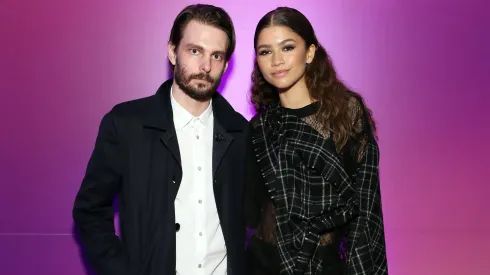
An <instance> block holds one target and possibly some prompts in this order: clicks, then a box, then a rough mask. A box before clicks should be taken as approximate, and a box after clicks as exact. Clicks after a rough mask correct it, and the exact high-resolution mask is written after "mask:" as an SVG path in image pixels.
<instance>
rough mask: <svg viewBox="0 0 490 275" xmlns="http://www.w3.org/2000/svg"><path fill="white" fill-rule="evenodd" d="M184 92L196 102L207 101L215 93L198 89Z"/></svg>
mask: <svg viewBox="0 0 490 275" xmlns="http://www.w3.org/2000/svg"><path fill="white" fill-rule="evenodd" d="M184 92H185V93H186V94H187V95H188V96H189V97H191V98H193V99H195V100H197V101H208V100H210V99H211V98H212V97H213V95H214V93H215V91H209V90H208V91H199V89H192V90H184Z"/></svg>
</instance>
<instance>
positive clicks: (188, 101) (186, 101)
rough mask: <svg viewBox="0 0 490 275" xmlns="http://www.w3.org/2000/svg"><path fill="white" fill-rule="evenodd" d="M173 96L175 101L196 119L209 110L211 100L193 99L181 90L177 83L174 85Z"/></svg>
mask: <svg viewBox="0 0 490 275" xmlns="http://www.w3.org/2000/svg"><path fill="white" fill-rule="evenodd" d="M172 96H173V97H174V98H175V101H177V103H179V104H180V106H182V108H184V109H185V110H186V111H187V112H189V113H191V114H192V115H193V116H195V117H198V116H200V115H201V114H202V113H203V112H204V111H205V110H206V109H207V108H208V106H209V102H210V100H206V101H198V100H195V99H193V98H191V97H190V96H188V95H187V94H186V93H185V92H184V91H182V89H180V87H179V85H177V84H176V83H175V81H174V83H173V85H172Z"/></svg>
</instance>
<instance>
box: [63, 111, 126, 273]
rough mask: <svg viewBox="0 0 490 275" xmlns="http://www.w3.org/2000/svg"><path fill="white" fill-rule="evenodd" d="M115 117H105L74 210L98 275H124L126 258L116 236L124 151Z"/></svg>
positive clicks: (83, 244)
mask: <svg viewBox="0 0 490 275" xmlns="http://www.w3.org/2000/svg"><path fill="white" fill-rule="evenodd" d="M121 143H122V142H121V139H120V137H119V136H118V129H117V127H116V121H115V115H114V112H113V111H111V112H109V113H108V114H106V115H105V116H104V117H103V119H102V121H101V123H100V127H99V132H98V135H97V139H96V142H95V147H94V149H93V152H92V155H91V157H90V160H89V162H88V165H87V169H86V172H85V176H84V178H83V181H82V184H81V186H80V189H79V191H78V194H77V196H76V199H75V203H74V207H73V213H72V214H73V219H74V221H75V227H76V231H77V234H78V235H79V238H80V242H81V245H82V249H83V251H84V252H85V254H86V256H87V258H88V261H89V263H90V265H91V267H92V268H93V270H94V271H95V272H96V274H97V275H124V274H127V272H128V266H127V264H128V263H127V256H126V255H127V254H126V252H125V250H124V247H123V245H122V242H121V241H120V239H119V238H118V236H117V235H116V234H115V228H114V211H113V203H114V199H115V197H116V195H117V194H118V193H119V191H120V189H121V173H120V171H121V158H122V154H123V149H122V145H121Z"/></svg>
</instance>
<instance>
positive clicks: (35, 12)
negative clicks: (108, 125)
mask: <svg viewBox="0 0 490 275" xmlns="http://www.w3.org/2000/svg"><path fill="white" fill-rule="evenodd" d="M174 2H175V3H173V2H172V1H162V0H161V1H156V0H146V1H129V0H118V1H116V0H106V1H100V0H89V1H66V0H51V1H34V0H32V1H29V0H2V1H1V3H0V38H1V40H2V41H3V42H2V43H1V46H0V49H1V51H0V56H1V58H0V91H1V97H0V119H1V129H2V130H1V132H2V134H1V136H0V150H1V151H0V165H1V166H0V171H1V174H0V179H1V180H0V186H1V189H0V274H5V275H28V274H37V275H44V274H46V275H66V274H71V275H82V274H84V272H85V271H84V268H83V263H82V260H81V258H80V256H79V252H78V246H77V244H76V242H75V241H74V239H73V236H72V219H71V207H72V203H73V199H74V196H75V194H76V191H77V189H78V187H79V184H80V181H81V179H82V176H83V173H84V169H85V166H86V163H87V160H88V157H89V154H90V152H91V150H92V147H93V145H94V140H95V136H96V133H97V127H98V123H99V121H100V119H101V118H102V115H103V114H104V113H105V112H107V111H108V110H109V109H110V108H111V107H112V106H113V105H114V104H116V103H118V102H121V101H124V100H130V99H134V98H139V97H144V96H148V95H151V94H152V93H154V92H155V90H156V88H157V87H158V86H159V84H160V83H161V82H162V81H163V80H165V79H166V78H167V75H168V68H167V59H166V42H167V38H168V35H169V30H170V27H171V24H172V21H173V19H174V17H175V16H176V14H177V13H178V11H180V10H181V9H182V8H183V7H184V6H185V5H187V4H190V3H195V1H174ZM232 2H235V1H228V0H221V1H208V3H212V4H216V5H220V6H222V7H224V8H225V9H226V10H227V11H228V12H229V13H230V14H231V16H232V18H233V20H234V22H235V26H236V31H237V49H236V53H235V55H234V57H233V64H232V66H231V72H230V73H229V74H228V77H227V81H226V83H225V85H223V87H222V93H223V94H224V96H225V97H226V98H227V99H228V100H229V101H230V102H231V103H232V104H233V106H234V107H235V108H236V109H237V110H238V111H240V112H241V113H242V114H244V115H245V116H246V117H247V118H250V117H251V115H252V113H251V111H250V110H251V109H250V106H249V105H248V103H247V93H248V87H249V83H250V81H249V79H250V73H251V69H252V61H253V59H252V58H253V48H252V38H253V32H254V29H255V25H256V23H257V22H258V20H259V18H260V17H261V16H262V15H263V14H265V12H266V11H268V10H270V9H272V8H274V7H276V6H277V5H278V4H279V3H281V4H282V5H289V6H292V7H296V8H298V9H300V10H301V11H303V12H304V13H305V14H306V16H307V17H308V18H309V19H310V20H311V22H312V23H313V25H314V27H315V28H316V31H317V35H318V37H319V39H320V41H321V42H322V43H323V45H324V46H325V47H326V49H327V51H329V52H330V54H331V55H332V57H333V60H334V62H335V65H336V67H337V68H338V71H339V73H340V75H341V77H342V78H343V79H345V80H346V82H347V83H348V85H350V86H351V87H352V88H353V89H355V90H356V91H358V92H360V93H361V94H362V95H364V96H365V97H366V100H367V102H368V104H369V105H370V107H371V108H372V109H373V111H374V114H375V117H376V120H377V122H378V125H379V136H380V147H381V152H382V158H381V177H382V195H383V203H384V212H385V225H386V238H387V249H388V258H389V259H388V260H389V267H390V270H391V274H396V275H413V274H445V275H448V274H458V275H459V274H487V273H488V272H489V271H488V270H489V269H490V261H489V260H488V258H487V257H489V256H490V253H489V252H488V251H487V249H488V247H489V246H490V237H489V234H488V232H489V230H490V218H489V217H490V215H489V214H488V211H487V208H486V207H487V203H485V199H486V198H487V197H488V192H487V189H488V188H487V186H488V183H489V177H488V168H487V166H488V164H487V163H488V156H489V155H490V146H489V143H488V141H489V139H490V126H489V125H490V120H489V117H490V116H489V114H488V111H485V110H484V107H485V106H487V105H488V101H489V100H490V82H489V77H490V65H489V64H490V35H489V29H490V4H488V3H489V2H488V1H485V0H482V1H472V2H473V3H470V2H471V1H467V0H454V1H445V0H439V1H438V0H433V1H428V0H415V1H414V0H390V1H353V0H350V1H345V0H342V1H340V0H338V1H325V0H318V1H305V0H295V1H293V0H290V1H259V0H249V1H245V2H242V1H240V2H238V1H237V2H235V3H232ZM381 2H383V3H381ZM449 3H450V4H449Z"/></svg>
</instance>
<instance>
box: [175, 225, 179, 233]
mask: <svg viewBox="0 0 490 275" xmlns="http://www.w3.org/2000/svg"><path fill="white" fill-rule="evenodd" d="M179 230H180V223H176V224H175V231H176V232H179Z"/></svg>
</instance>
